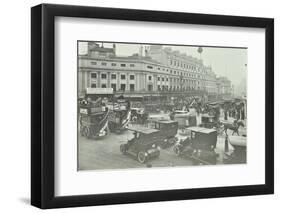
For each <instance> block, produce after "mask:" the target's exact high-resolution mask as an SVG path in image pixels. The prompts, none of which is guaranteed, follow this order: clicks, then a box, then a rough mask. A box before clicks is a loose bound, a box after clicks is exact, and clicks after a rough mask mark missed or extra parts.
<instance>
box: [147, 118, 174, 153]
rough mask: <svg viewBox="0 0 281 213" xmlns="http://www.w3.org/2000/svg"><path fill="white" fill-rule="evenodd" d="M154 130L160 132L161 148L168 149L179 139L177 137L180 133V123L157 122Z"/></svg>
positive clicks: (169, 121)
mask: <svg viewBox="0 0 281 213" xmlns="http://www.w3.org/2000/svg"><path fill="white" fill-rule="evenodd" d="M153 128H155V129H157V130H159V138H161V142H160V144H159V146H160V147H161V148H163V149H164V148H167V147H170V146H172V145H174V144H175V143H176V142H177V140H178V138H177V137H176V135H177V132H178V122H177V121H171V120H155V121H154V126H153Z"/></svg>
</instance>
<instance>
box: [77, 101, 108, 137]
mask: <svg viewBox="0 0 281 213" xmlns="http://www.w3.org/2000/svg"><path fill="white" fill-rule="evenodd" d="M108 114H109V113H108V109H107V108H106V107H104V106H93V105H91V104H90V105H89V104H88V105H83V106H80V118H79V124H80V134H81V136H84V137H87V138H91V137H103V136H106V135H107V133H108V130H107V129H108Z"/></svg>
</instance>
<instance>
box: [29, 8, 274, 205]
mask: <svg viewBox="0 0 281 213" xmlns="http://www.w3.org/2000/svg"><path fill="white" fill-rule="evenodd" d="M59 16H62V17H80V18H100V19H112V20H131V21H146V22H166V23H182V24H199V25H217V26H237V27H250V28H263V29H265V34H266V38H265V39H266V41H265V43H266V47H265V61H266V64H265V76H266V77H265V85H266V88H265V89H266V91H265V94H266V97H265V100H266V101H265V102H266V112H265V114H266V118H265V121H266V129H265V131H266V135H265V161H266V162H265V184H262V185H246V186H225V187H215V188H198V189H177V190H164V191H145V192H130V193H114V194H93V195H79V196H76V195H73V196H62V197H56V196H55V195H54V189H55V181H54V180H55V170H54V166H55V165H54V163H55V161H54V157H55V156H54V153H55V152H54V151H55V144H54V142H55V85H54V82H55V81H54V78H55V73H54V72H55V68H54V65H55V64H54V60H55V52H54V51H55V44H54V40H55V38H54V33H55V29H54V23H55V17H59ZM250 80H251V79H250ZM31 114H32V115H31V204H32V205H34V206H37V207H39V208H43V209H46V208H60V207H76V206H91V205H106V204H122V203H140V202H155V201H169V200H183V199H198V198H217V197H228V196H246V195H260V194H272V193H274V20H273V19H270V18H256V17H241V16H224V15H208V14H194V13H179V12H166V11H165V12H164V11H148V10H131V9H113V8H102V7H86V6H67V5H53V4H41V5H38V6H35V7H32V8H31Z"/></svg>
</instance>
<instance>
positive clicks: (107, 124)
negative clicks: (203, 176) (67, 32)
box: [77, 40, 248, 171]
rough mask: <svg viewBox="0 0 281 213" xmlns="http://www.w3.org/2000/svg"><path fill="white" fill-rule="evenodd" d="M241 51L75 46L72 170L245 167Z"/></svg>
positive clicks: (109, 44)
mask: <svg viewBox="0 0 281 213" xmlns="http://www.w3.org/2000/svg"><path fill="white" fill-rule="evenodd" d="M247 51H248V49H247V47H220V46H204V45H193V44H190V45H181V44H151V43H120V42H108V41H106V42H105V41H84V40H83V41H82V40H79V41H77V84H78V87H77V143H78V153H77V155H78V156H77V159H78V168H77V169H78V171H84V170H113V169H137V168H160V167H184V166H203V165H217V166H222V165H226V164H227V165H231V164H246V163H247V61H248V60H247Z"/></svg>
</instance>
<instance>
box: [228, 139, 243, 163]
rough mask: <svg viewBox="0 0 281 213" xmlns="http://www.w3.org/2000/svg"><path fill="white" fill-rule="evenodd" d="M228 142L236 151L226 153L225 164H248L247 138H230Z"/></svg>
mask: <svg viewBox="0 0 281 213" xmlns="http://www.w3.org/2000/svg"><path fill="white" fill-rule="evenodd" d="M228 142H229V143H230V145H231V146H232V147H233V149H234V150H232V151H230V152H229V153H224V159H223V162H224V163H226V164H239V163H246V160H247V138H246V137H244V136H228Z"/></svg>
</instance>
